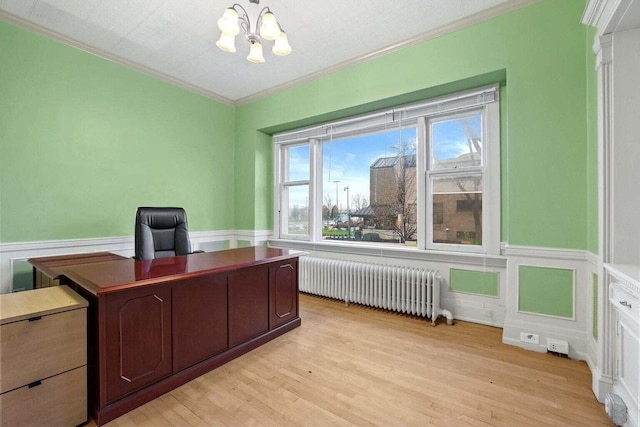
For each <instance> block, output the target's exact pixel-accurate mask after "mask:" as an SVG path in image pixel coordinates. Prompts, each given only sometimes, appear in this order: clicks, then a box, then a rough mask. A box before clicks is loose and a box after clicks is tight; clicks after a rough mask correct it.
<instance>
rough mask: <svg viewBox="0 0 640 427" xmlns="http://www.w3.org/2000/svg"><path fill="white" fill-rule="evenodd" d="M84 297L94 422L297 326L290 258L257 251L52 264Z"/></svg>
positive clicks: (294, 272)
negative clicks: (151, 259)
mask: <svg viewBox="0 0 640 427" xmlns="http://www.w3.org/2000/svg"><path fill="white" fill-rule="evenodd" d="M61 272H62V274H63V276H62V277H61V279H60V280H61V282H63V283H64V284H67V285H69V286H70V287H71V288H72V289H74V290H75V291H76V292H78V293H79V294H80V295H82V296H83V297H84V298H85V299H87V300H88V301H89V311H88V323H89V325H88V328H89V329H88V338H89V351H88V358H89V359H88V366H89V370H88V372H89V387H88V389H89V410H90V413H91V414H92V416H93V418H94V420H95V421H96V423H97V424H98V425H101V424H104V423H106V422H108V421H110V420H113V419H114V418H116V417H118V416H120V415H122V414H124V413H126V412H128V411H130V410H131V409H133V408H136V407H138V406H140V405H142V404H143V403H146V402H148V401H150V400H152V399H154V398H156V397H158V396H160V395H162V394H164V393H166V392H168V391H170V390H172V389H174V388H176V387H178V386H179V385H182V384H184V383H186V382H188V381H190V380H192V379H194V378H197V377H198V376H200V375H202V374H204V373H206V372H208V371H210V370H212V369H214V368H216V367H218V366H220V365H222V364H224V363H226V362H228V361H229V360H232V359H234V358H236V357H238V356H240V355H242V354H244V353H246V352H248V351H250V350H252V349H254V348H256V347H258V346H260V345H262V344H264V343H265V342H267V341H269V340H271V339H273V338H276V337H277V336H279V335H281V334H283V333H285V332H287V331H289V330H291V329H293V328H295V327H297V326H300V323H301V321H300V317H299V315H298V255H297V254H292V253H290V252H289V251H288V250H284V249H273V248H264V247H249V248H242V249H231V250H226V251H219V252H210V253H198V254H192V255H188V256H178V257H173V258H164V259H157V260H153V261H136V260H133V259H122V260H115V261H107V262H98V263H93V264H91V263H89V264H79V265H72V266H68V267H63V268H61Z"/></svg>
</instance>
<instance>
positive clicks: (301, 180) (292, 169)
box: [281, 145, 310, 239]
mask: <svg viewBox="0 0 640 427" xmlns="http://www.w3.org/2000/svg"><path fill="white" fill-rule="evenodd" d="M309 159H310V156H309V146H308V145H292V146H287V147H283V166H284V168H283V170H284V174H283V176H282V202H283V204H284V209H283V211H284V212H286V215H283V216H282V224H281V231H282V235H283V236H286V237H288V238H294V239H295V238H305V239H308V238H309V176H310V165H309Z"/></svg>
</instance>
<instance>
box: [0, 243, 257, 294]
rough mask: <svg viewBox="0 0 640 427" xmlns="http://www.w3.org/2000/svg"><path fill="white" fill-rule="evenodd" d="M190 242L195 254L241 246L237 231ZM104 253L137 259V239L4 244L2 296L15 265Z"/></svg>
mask: <svg viewBox="0 0 640 427" xmlns="http://www.w3.org/2000/svg"><path fill="white" fill-rule="evenodd" d="M260 233H264V232H253V235H254V236H261V234H260ZM238 234H239V235H241V236H245V235H246V234H247V233H246V232H242V231H240V232H238ZM189 238H190V239H191V243H192V248H193V249H194V250H196V249H198V246H199V244H200V243H204V242H212V241H229V242H230V245H231V247H236V242H237V238H236V231H234V230H223V231H193V232H190V233H189ZM255 240H258V239H255V238H254V239H253V240H251V241H255ZM263 240H264V241H266V240H267V239H266V238H264V239H263ZM103 251H106V252H113V253H116V254H118V255H122V256H125V257H131V256H133V255H134V238H133V236H122V237H98V238H88V239H63V240H44V241H32V242H9V243H0V293H8V292H11V291H12V285H13V284H12V281H13V262H14V261H24V260H28V259H29V258H36V257H45V256H55V255H66V254H76V253H91V252H103Z"/></svg>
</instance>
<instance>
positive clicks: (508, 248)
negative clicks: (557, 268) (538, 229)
mask: <svg viewBox="0 0 640 427" xmlns="http://www.w3.org/2000/svg"><path fill="white" fill-rule="evenodd" d="M502 254H503V255H506V256H507V257H527V258H541V259H555V260H565V261H586V259H587V256H588V255H587V254H588V252H587V251H584V250H578V249H557V248H545V247H537V246H515V245H509V244H503V245H502Z"/></svg>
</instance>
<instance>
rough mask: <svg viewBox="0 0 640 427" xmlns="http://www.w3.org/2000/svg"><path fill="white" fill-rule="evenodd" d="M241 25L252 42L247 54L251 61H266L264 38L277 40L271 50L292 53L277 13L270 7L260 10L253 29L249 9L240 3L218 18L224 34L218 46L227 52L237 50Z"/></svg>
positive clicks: (282, 54) (250, 0) (279, 53)
mask: <svg viewBox="0 0 640 427" xmlns="http://www.w3.org/2000/svg"><path fill="white" fill-rule="evenodd" d="M249 3H254V4H257V5H259V4H260V0H249ZM240 27H242V29H243V30H244V34H245V36H246V37H247V41H248V42H249V43H251V49H250V50H249V56H247V59H248V60H249V61H251V62H254V63H256V64H259V63H262V62H264V56H263V55H262V42H261V40H262V39H264V40H275V43H274V44H273V49H272V50H271V51H272V52H273V53H274V54H276V55H280V56H284V55H288V54H290V53H291V46H289V41H288V40H287V34H286V33H285V32H284V31H283V30H282V27H281V26H280V24H279V23H278V21H277V20H276V17H275V15H274V14H273V13H272V12H271V10H270V9H269V8H268V7H265V8H264V9H262V10H261V11H260V13H259V14H258V19H257V20H256V26H255V28H254V29H252V28H251V21H250V20H249V15H248V14H247V11H246V10H245V8H244V7H242V6H241V5H239V4H238V3H235V4H234V5H233V6H231V7H229V8H227V10H225V11H224V14H223V15H222V18H220V19H218V28H220V31H222V35H221V36H220V40H218V41H217V42H216V46H218V47H219V48H220V49H222V50H224V51H225V52H235V51H236V45H235V41H236V35H238V33H239V32H240Z"/></svg>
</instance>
